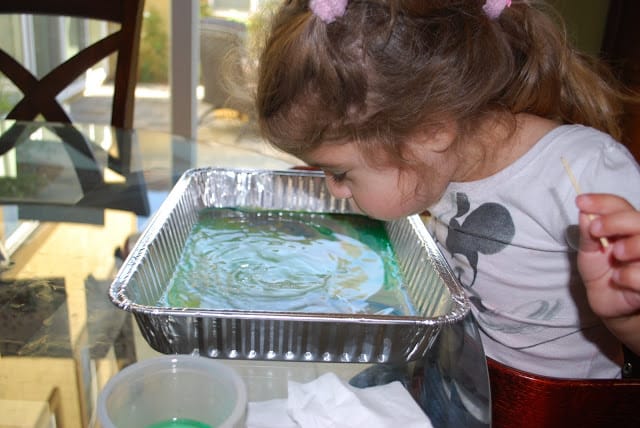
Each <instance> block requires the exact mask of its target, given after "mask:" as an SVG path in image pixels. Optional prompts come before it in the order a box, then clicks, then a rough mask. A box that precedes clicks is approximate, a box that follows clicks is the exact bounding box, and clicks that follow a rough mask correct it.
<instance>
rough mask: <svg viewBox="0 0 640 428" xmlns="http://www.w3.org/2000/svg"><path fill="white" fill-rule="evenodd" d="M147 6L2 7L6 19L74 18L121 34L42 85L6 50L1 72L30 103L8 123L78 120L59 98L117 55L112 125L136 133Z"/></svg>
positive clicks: (31, 3) (33, 0)
mask: <svg viewBox="0 0 640 428" xmlns="http://www.w3.org/2000/svg"><path fill="white" fill-rule="evenodd" d="M143 8H144V0H109V1H99V2H94V1H86V0H16V1H3V2H0V13H2V14H29V15H53V16H70V17H78V18H87V19H94V20H99V21H107V22H111V23H115V24H119V26H120V27H119V29H118V30H117V31H115V32H113V33H110V34H108V35H107V36H106V37H105V38H103V39H101V40H98V41H97V42H95V43H94V44H92V45H90V46H88V47H86V48H84V49H82V50H81V51H80V52H78V53H77V54H76V55H74V56H73V57H72V58H70V59H68V60H66V61H65V62H63V63H61V64H59V65H58V66H57V67H55V68H54V69H53V70H51V71H50V72H49V73H47V74H46V75H45V76H44V77H42V79H38V78H37V77H36V76H34V75H33V74H32V73H31V72H30V71H29V70H27V69H26V68H25V67H24V66H23V65H22V64H21V63H20V62H19V61H18V60H16V59H15V58H13V57H12V56H11V55H10V54H9V53H7V52H6V51H4V50H2V49H0V72H1V73H3V74H4V75H5V76H6V77H7V78H8V79H9V80H11V82H13V84H14V85H15V86H16V87H17V88H18V89H19V90H20V91H21V92H22V94H23V95H24V97H23V98H22V99H21V100H20V101H19V102H18V103H17V104H16V105H15V106H14V107H13V108H12V110H11V111H10V112H9V113H8V114H7V118H8V119H16V120H34V119H36V118H37V117H38V116H40V115H42V117H43V118H44V119H45V120H46V121H50V122H66V123H71V122H72V120H71V118H70V117H69V116H68V114H67V113H66V112H65V110H64V109H63V108H62V106H61V105H60V104H59V103H58V101H57V100H56V96H58V94H60V92H62V91H63V90H64V89H65V88H67V87H68V86H69V85H70V84H71V83H72V82H73V81H74V80H75V79H77V78H78V77H80V76H81V75H82V74H83V73H84V72H86V71H87V70H88V69H89V68H90V67H92V66H94V65H95V64H96V63H98V62H99V61H101V60H103V59H105V58H107V57H109V56H111V55H112V54H116V55H117V62H116V70H115V78H114V79H115V80H114V94H113V103H112V111H111V125H112V126H115V127H118V128H126V129H131V128H132V127H133V111H134V98H135V97H134V95H135V93H134V91H135V86H136V81H137V69H138V51H139V44H140V29H141V27H142V11H143Z"/></svg>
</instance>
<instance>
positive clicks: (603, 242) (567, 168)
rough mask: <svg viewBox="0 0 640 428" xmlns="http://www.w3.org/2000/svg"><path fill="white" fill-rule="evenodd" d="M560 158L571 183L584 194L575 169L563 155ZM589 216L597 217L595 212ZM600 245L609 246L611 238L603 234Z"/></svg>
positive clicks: (590, 217) (578, 191) (577, 191)
mask: <svg viewBox="0 0 640 428" xmlns="http://www.w3.org/2000/svg"><path fill="white" fill-rule="evenodd" d="M560 160H561V161H562V165H563V166H564V170H565V171H566V172H567V175H568V176H569V180H570V181H571V184H572V185H573V188H574V189H575V191H576V193H577V194H578V195H580V194H582V190H581V189H580V184H578V180H576V177H575V176H574V175H573V171H571V167H570V166H569V163H568V162H567V160H566V159H565V158H563V157H560ZM588 217H589V220H593V219H594V218H595V216H594V215H593V214H588ZM600 245H602V248H607V247H608V246H609V240H608V239H607V238H605V237H604V236H603V237H602V238H600Z"/></svg>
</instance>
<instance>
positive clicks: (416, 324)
mask: <svg viewBox="0 0 640 428" xmlns="http://www.w3.org/2000/svg"><path fill="white" fill-rule="evenodd" d="M324 180H325V177H324V174H322V173H321V172H318V171H300V170H288V171H270V170H238V169H220V168H197V169H191V170H188V171H187V172H185V173H184V174H183V175H182V177H181V178H180V179H179V181H178V182H177V183H176V185H175V186H174V188H173V189H172V191H171V192H170V194H169V196H168V197H167V199H166V200H165V201H164V202H163V204H162V205H161V206H160V208H159V210H158V211H157V213H156V214H155V215H154V216H153V218H152V219H151V220H150V222H149V223H148V224H147V226H146V228H145V230H144V231H143V232H142V234H141V236H140V238H139V240H138V241H137V243H136V245H135V246H134V248H133V249H132V251H131V254H130V256H129V257H128V258H127V260H125V262H124V264H123V265H122V267H121V268H120V270H119V272H118V274H117V275H116V278H115V279H114V281H113V283H112V284H111V287H110V290H109V296H110V299H111V301H112V302H113V303H114V304H115V305H117V306H118V307H120V308H121V309H123V310H126V311H130V312H132V313H133V315H134V317H135V319H136V321H137V323H138V326H139V327H140V330H141V332H142V335H143V336H144V338H145V340H146V341H147V342H148V343H149V345H150V346H151V347H152V348H154V349H155V350H157V351H159V352H161V353H165V354H170V353H179V354H185V353H199V354H200V355H203V356H207V357H210V358H227V359H254V360H282V361H320V362H341V363H345V362H358V363H372V362H390V363H401V362H407V361H412V360H415V359H418V358H421V357H422V356H424V355H425V353H426V352H427V351H428V350H429V347H430V345H431V344H432V343H433V341H434V340H435V338H436V337H437V334H438V332H439V331H440V329H441V328H442V326H443V325H445V324H447V323H452V322H456V321H458V320H460V319H461V318H463V317H464V316H465V315H466V314H467V312H468V311H469V304H468V302H467V300H466V298H465V297H464V294H463V291H462V289H461V287H460V285H459V283H458V282H457V280H456V278H455V276H454V275H453V273H452V271H451V269H450V267H449V265H448V264H447V262H446V260H445V259H444V258H443V256H442V254H441V253H440V251H439V249H438V248H437V246H436V244H435V242H434V241H433V239H432V238H431V235H430V234H429V233H428V232H427V230H426V228H425V226H424V223H423V222H422V219H421V218H420V217H419V216H417V215H414V216H409V217H406V218H403V219H400V220H396V221H391V222H385V223H384V226H385V229H386V231H387V234H388V235H389V240H390V242H391V244H392V247H393V250H394V252H395V256H396V258H397V261H398V265H399V267H400V270H401V272H402V277H403V281H404V286H405V287H406V293H407V295H408V298H409V299H410V301H411V305H412V306H413V308H414V310H415V314H416V315H410V316H397V315H367V314H362V313H359V314H341V313H305V312H272V311H243V310H235V309H229V310H208V309H197V308H184V307H170V308H169V307H163V306H159V304H158V302H159V299H160V297H161V296H162V294H163V292H164V291H165V290H166V287H167V286H168V283H169V279H170V278H171V276H172V274H173V272H174V269H175V266H176V264H177V263H178V260H179V259H180V256H181V253H182V249H183V246H184V243H185V241H186V239H187V237H188V235H189V232H190V230H191V228H192V226H193V225H194V224H195V223H196V222H197V221H198V213H199V212H200V211H201V210H202V209H204V208H209V207H220V208H223V207H224V208H228V207H232V208H255V209H275V210H288V211H308V212H320V213H346V214H349V213H356V211H355V210H354V208H353V207H352V206H351V205H350V203H349V201H347V200H337V199H335V198H333V197H332V196H331V195H330V194H329V192H328V191H327V189H326V186H325V183H324Z"/></svg>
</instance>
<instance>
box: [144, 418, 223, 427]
mask: <svg viewBox="0 0 640 428" xmlns="http://www.w3.org/2000/svg"><path fill="white" fill-rule="evenodd" d="M147 428H211V425H207V424H205V423H202V422H198V421H194V420H193V419H168V420H166V421H160V422H156V423H154V424H151V425H149V426H147Z"/></svg>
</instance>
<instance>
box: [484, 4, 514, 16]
mask: <svg viewBox="0 0 640 428" xmlns="http://www.w3.org/2000/svg"><path fill="white" fill-rule="evenodd" d="M509 6H511V0H487V2H486V3H485V4H484V6H482V10H484V13H486V14H487V16H488V17H489V18H490V19H496V18H498V17H499V16H500V14H502V11H503V10H504V8H505V7H509Z"/></svg>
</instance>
